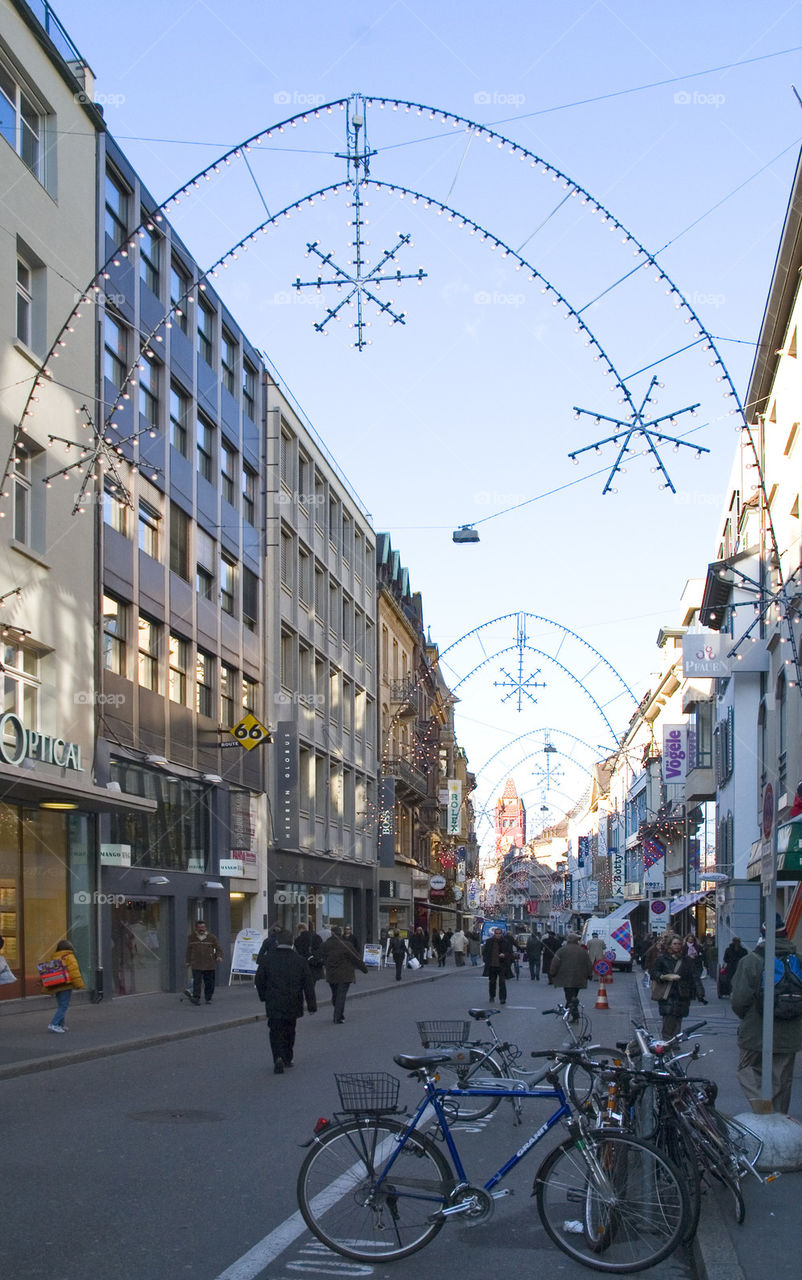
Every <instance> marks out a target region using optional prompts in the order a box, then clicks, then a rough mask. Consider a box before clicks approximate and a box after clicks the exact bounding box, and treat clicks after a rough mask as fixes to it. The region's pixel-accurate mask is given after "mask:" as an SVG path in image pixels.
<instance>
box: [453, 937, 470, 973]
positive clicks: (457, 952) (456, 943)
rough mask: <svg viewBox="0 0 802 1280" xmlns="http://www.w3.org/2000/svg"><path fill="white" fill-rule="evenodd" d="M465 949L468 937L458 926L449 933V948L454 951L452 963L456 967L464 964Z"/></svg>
mask: <svg viewBox="0 0 802 1280" xmlns="http://www.w3.org/2000/svg"><path fill="white" fill-rule="evenodd" d="M467 949H468V939H467V937H466V936H465V933H464V931H463V929H462V927H461V926H460V928H459V929H457V932H456V933H452V935H451V950H452V951H453V952H454V963H455V965H456V966H457V968H458V969H459V968H461V967H462V965H464V964H465V952H466V951H467Z"/></svg>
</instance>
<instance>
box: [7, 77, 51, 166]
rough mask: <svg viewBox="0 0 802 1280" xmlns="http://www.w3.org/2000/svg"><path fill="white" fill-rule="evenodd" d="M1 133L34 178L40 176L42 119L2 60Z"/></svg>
mask: <svg viewBox="0 0 802 1280" xmlns="http://www.w3.org/2000/svg"><path fill="white" fill-rule="evenodd" d="M0 133H2V135H3V137H4V138H5V140H6V142H7V143H8V144H9V146H11V147H13V148H14V150H15V151H16V153H17V155H18V156H19V158H20V159H21V160H22V163H23V164H25V165H27V166H28V168H29V169H30V171H31V173H32V174H33V175H34V177H35V178H40V176H41V175H40V157H41V135H42V120H41V115H40V112H39V111H38V109H37V108H36V107H35V106H34V104H33V102H32V101H31V99H30V98H29V97H28V95H27V94H26V93H25V92H24V91H23V90H22V89H21V88H20V87H19V85H18V84H17V83H16V81H15V80H14V77H13V76H12V75H11V74H10V72H9V71H8V70H7V68H6V67H5V66H4V65H3V64H2V63H0Z"/></svg>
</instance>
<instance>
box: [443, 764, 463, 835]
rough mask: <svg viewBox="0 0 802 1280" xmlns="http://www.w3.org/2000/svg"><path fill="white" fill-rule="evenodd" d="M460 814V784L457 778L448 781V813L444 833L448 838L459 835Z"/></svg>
mask: <svg viewBox="0 0 802 1280" xmlns="http://www.w3.org/2000/svg"><path fill="white" fill-rule="evenodd" d="M461 812H462V782H461V781H460V779H459V778H449V780H448V811H447V817H446V832H447V834H448V835H450V836H458V835H459V825H460V814H461Z"/></svg>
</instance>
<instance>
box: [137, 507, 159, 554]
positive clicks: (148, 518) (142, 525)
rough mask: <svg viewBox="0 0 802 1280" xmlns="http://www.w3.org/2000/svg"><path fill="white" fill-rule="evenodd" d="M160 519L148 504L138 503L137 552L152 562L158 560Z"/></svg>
mask: <svg viewBox="0 0 802 1280" xmlns="http://www.w3.org/2000/svg"><path fill="white" fill-rule="evenodd" d="M160 519H161V517H160V515H159V513H158V511H156V509H155V508H154V507H152V506H151V505H150V503H149V502H143V501H141V500H140V503H139V550H140V551H144V553H145V555H146V556H150V557H151V559H153V560H158V559H159V544H160V542H161V537H160V533H159V521H160Z"/></svg>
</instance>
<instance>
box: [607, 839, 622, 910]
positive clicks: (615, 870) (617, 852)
mask: <svg viewBox="0 0 802 1280" xmlns="http://www.w3.org/2000/svg"><path fill="white" fill-rule="evenodd" d="M608 853H609V855H610V889H611V894H610V896H611V897H612V898H616V897H619V896H620V897H622V898H623V896H624V885H625V884H626V879H627V877H626V867H627V856H626V851H625V850H624V848H623V847H622V846H618V847H616V848H610V849H609V850H608Z"/></svg>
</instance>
